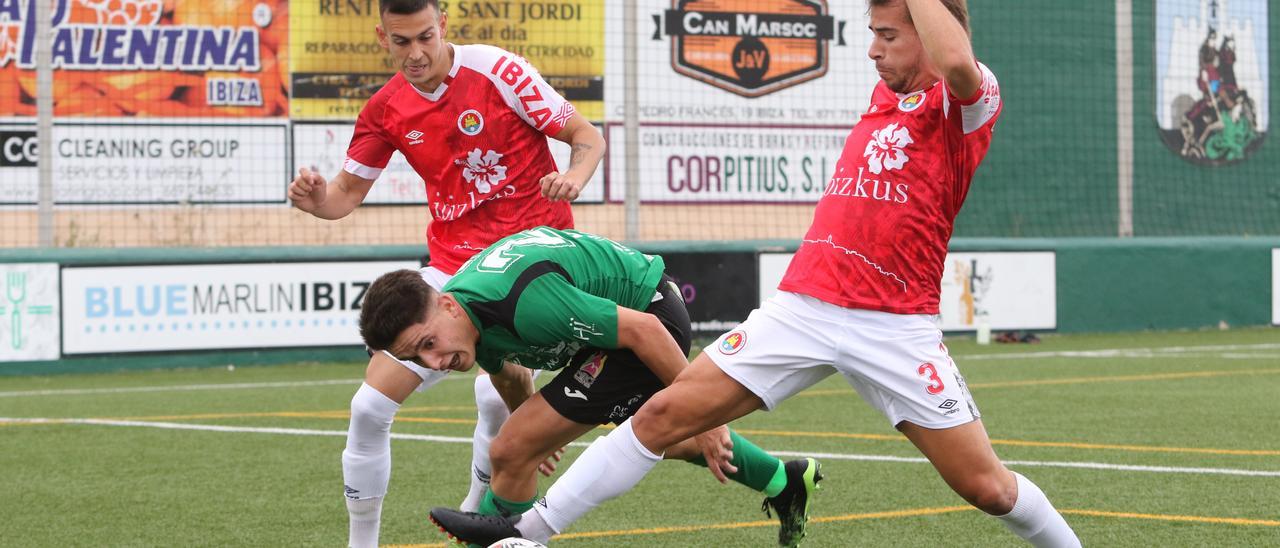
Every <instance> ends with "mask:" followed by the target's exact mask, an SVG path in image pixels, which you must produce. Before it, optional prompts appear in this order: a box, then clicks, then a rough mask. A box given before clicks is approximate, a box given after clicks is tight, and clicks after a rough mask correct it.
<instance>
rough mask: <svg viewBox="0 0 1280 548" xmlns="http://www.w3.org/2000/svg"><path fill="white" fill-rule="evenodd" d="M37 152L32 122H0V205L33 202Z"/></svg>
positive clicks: (34, 128)
mask: <svg viewBox="0 0 1280 548" xmlns="http://www.w3.org/2000/svg"><path fill="white" fill-rule="evenodd" d="M38 154H39V148H38V147H37V146H36V127H35V126H33V125H7V124H0V205H27V204H34V203H36V200H37V199H38V197H37V196H36V192H37V190H38V183H37V181H38V179H36V177H37V176H38V174H37V172H36V160H37V158H36V156H37V155H38Z"/></svg>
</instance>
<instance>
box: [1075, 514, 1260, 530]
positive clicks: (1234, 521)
mask: <svg viewBox="0 0 1280 548" xmlns="http://www.w3.org/2000/svg"><path fill="white" fill-rule="evenodd" d="M1059 512H1062V513H1063V514H1072V515H1077V516H1092V517H1100V518H1127V519H1150V520H1156V521H1190V522H1195V523H1218V524H1225V525H1262V526H1264V527H1280V520H1274V519H1245V518H1215V517H1208V516H1177V515H1164V514H1135V513H1132V512H1107V511H1103V510H1059Z"/></svg>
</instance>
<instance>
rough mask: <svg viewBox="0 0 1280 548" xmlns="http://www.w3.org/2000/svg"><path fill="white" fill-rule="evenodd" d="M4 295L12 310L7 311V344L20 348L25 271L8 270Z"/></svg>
mask: <svg viewBox="0 0 1280 548" xmlns="http://www.w3.org/2000/svg"><path fill="white" fill-rule="evenodd" d="M6 282H7V283H6V288H5V296H6V297H8V298H9V303H10V304H11V308H12V310H11V311H10V312H9V331H10V335H11V336H12V338H11V340H10V341H9V345H10V346H12V347H13V349H14V350H17V349H19V348H22V301H25V300H27V273H26V272H10V273H9V275H8V276H7V280H6Z"/></svg>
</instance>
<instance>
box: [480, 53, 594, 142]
mask: <svg viewBox="0 0 1280 548" xmlns="http://www.w3.org/2000/svg"><path fill="white" fill-rule="evenodd" d="M467 47H470V48H473V50H472V51H471V52H468V57H469V58H468V59H467V64H468V65H471V64H473V63H474V66H475V69H476V70H477V71H481V72H483V73H484V74H485V75H486V76H488V77H489V81H490V82H492V83H493V85H494V87H495V88H497V90H498V93H499V95H501V96H502V101H503V103H505V104H506V105H507V108H510V109H511V110H512V111H513V112H515V113H516V115H518V116H519V117H520V119H522V120H524V121H525V123H527V124H529V125H530V126H533V128H534V129H537V130H538V131H540V132H542V133H543V134H544V135H546V136H548V137H554V136H556V134H558V133H560V131H561V130H563V129H564V126H565V125H567V124H568V123H569V119H570V118H572V117H573V115H574V114H575V113H576V112H577V111H576V110H575V109H574V108H573V104H572V103H570V102H569V101H568V100H566V99H565V98H564V97H562V96H561V95H560V94H559V93H557V92H556V90H555V89H554V88H552V87H551V84H548V83H547V81H546V80H544V79H543V78H542V75H541V74H539V73H538V69H536V68H534V67H533V65H531V64H529V62H528V61H526V60H525V59H524V58H523V57H520V56H519V55H515V54H513V53H511V52H508V51H506V50H503V49H501V48H497V47H491V46H488V47H486V46H467Z"/></svg>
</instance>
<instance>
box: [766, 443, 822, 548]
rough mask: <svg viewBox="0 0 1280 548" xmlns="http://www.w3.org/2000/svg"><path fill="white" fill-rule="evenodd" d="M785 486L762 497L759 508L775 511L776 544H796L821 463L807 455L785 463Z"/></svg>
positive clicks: (798, 543)
mask: <svg viewBox="0 0 1280 548" xmlns="http://www.w3.org/2000/svg"><path fill="white" fill-rule="evenodd" d="M785 466H786V472H787V486H786V487H785V488H783V489H782V492H781V493H778V495H777V496H774V497H766V498H765V499H764V504H762V505H760V509H761V510H764V513H765V514H766V515H767V514H769V508H773V511H774V512H775V513H777V514H778V521H779V522H780V527H779V528H778V546H785V547H788V548H790V547H794V546H799V545H800V541H801V540H802V539H804V535H805V526H806V525H807V524H808V523H809V500H810V499H812V498H813V492H814V491H817V490H818V482H820V481H822V466H821V465H820V464H819V463H818V461H816V460H813V459H811V458H807V459H797V460H793V461H788V462H787V463H786V465H785Z"/></svg>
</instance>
